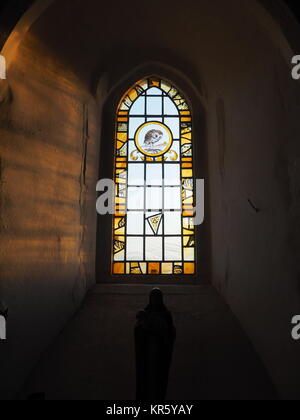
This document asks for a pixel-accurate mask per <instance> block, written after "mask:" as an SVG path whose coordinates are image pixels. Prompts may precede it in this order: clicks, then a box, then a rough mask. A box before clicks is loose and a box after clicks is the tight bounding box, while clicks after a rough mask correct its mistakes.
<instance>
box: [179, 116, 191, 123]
mask: <svg viewBox="0 0 300 420" xmlns="http://www.w3.org/2000/svg"><path fill="white" fill-rule="evenodd" d="M181 121H183V122H191V121H192V119H191V117H182V118H181Z"/></svg>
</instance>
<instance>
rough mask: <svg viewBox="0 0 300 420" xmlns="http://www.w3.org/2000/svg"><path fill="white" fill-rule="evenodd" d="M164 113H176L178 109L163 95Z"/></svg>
mask: <svg viewBox="0 0 300 420" xmlns="http://www.w3.org/2000/svg"><path fill="white" fill-rule="evenodd" d="M164 113H165V114H166V115H178V114H179V112H178V109H177V108H176V106H175V104H174V102H173V101H172V99H170V98H168V97H165V98H164Z"/></svg>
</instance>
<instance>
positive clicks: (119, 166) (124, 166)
mask: <svg viewBox="0 0 300 420" xmlns="http://www.w3.org/2000/svg"><path fill="white" fill-rule="evenodd" d="M116 167H117V168H119V169H125V168H127V162H117V163H116Z"/></svg>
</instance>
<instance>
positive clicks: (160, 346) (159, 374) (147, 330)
mask: <svg viewBox="0 0 300 420" xmlns="http://www.w3.org/2000/svg"><path fill="white" fill-rule="evenodd" d="M175 339H176V329H175V327H174V324H173V319H172V315H171V312H169V311H168V309H167V308H166V306H165V304H164V302H163V294H162V292H161V290H160V289H153V290H152V292H151V294H150V303H149V305H148V306H147V308H146V309H145V310H144V311H141V312H139V313H138V314H137V324H136V327H135V347H136V376H137V394H136V398H137V401H159V402H162V401H164V400H165V399H166V394H167V387H168V381H169V371H170V366H171V359H172V353H173V346H174V341H175Z"/></svg>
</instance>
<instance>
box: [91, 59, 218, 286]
mask: <svg viewBox="0 0 300 420" xmlns="http://www.w3.org/2000/svg"><path fill="white" fill-rule="evenodd" d="M153 75H154V76H153ZM150 77H155V78H156V79H158V80H165V81H167V82H168V83H170V84H171V85H172V86H176V89H177V92H183V94H184V96H185V98H188V102H189V106H190V110H191V118H192V120H193V150H194V161H195V162H196V164H195V166H194V178H195V179H201V180H202V179H205V178H206V176H207V156H206V153H207V145H206V127H205V124H206V120H205V111H204V107H203V105H202V101H201V95H200V93H198V90H197V89H196V88H195V87H194V85H193V83H191V82H190V81H189V79H188V77H187V76H186V75H182V74H180V72H179V71H176V70H174V69H172V67H170V66H167V65H164V64H162V63H157V62H156V63H155V62H149V63H146V64H143V65H140V66H138V67H137V68H136V69H133V70H132V71H131V72H130V73H129V75H127V76H126V77H124V78H122V79H121V81H120V82H119V83H117V84H115V85H114V86H113V87H112V88H111V89H110V91H109V93H108V96H107V99H106V100H105V103H104V106H103V109H102V134H101V148H100V168H99V179H113V178H114V172H113V168H114V155H115V150H114V147H115V138H116V134H115V129H116V112H117V110H118V107H119V102H120V100H121V98H122V97H124V92H126V91H128V89H129V90H130V87H131V86H135V85H136V83H137V81H138V80H142V79H145V78H146V79H147V78H150ZM108 139H111V140H110V141H108ZM208 197H209V189H208V185H207V186H206V189H205V205H206V208H205V210H206V215H205V216H206V217H205V221H206V223H205V224H204V225H200V226H197V227H196V228H195V229H196V238H197V240H198V241H199V246H198V247H197V248H196V251H197V254H196V255H197V258H196V259H197V262H198V270H197V274H196V273H195V275H193V276H192V277H191V278H186V279H184V280H183V279H182V277H180V276H174V275H173V276H167V275H166V276H163V277H162V276H159V278H155V277H156V276H149V275H145V276H144V279H141V278H140V276H134V275H131V276H126V279H125V278H124V279H123V280H122V282H123V281H124V282H125V283H136V282H137V283H140V282H146V283H152V284H158V283H167V284H174V283H183V284H199V283H208V282H210V280H211V279H210V278H209V273H210V257H209V256H210V241H209V233H208V232H209V210H208V208H209V199H208ZM111 226H112V220H111V216H109V215H108V216H98V231H97V257H96V273H97V274H96V277H97V282H99V283H103V282H104V283H106V282H108V283H111V282H117V283H118V282H120V280H121V279H120V278H119V277H118V276H112V273H111V249H112V232H111V229H110V227H111Z"/></svg>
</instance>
